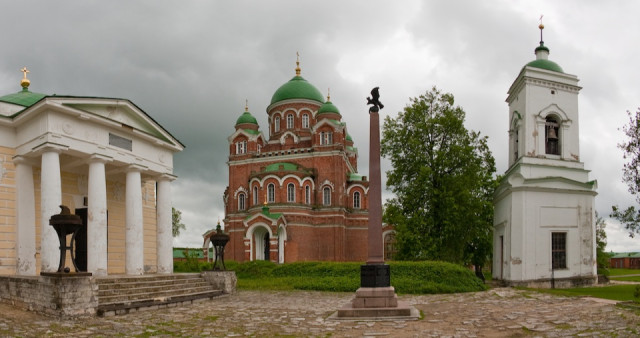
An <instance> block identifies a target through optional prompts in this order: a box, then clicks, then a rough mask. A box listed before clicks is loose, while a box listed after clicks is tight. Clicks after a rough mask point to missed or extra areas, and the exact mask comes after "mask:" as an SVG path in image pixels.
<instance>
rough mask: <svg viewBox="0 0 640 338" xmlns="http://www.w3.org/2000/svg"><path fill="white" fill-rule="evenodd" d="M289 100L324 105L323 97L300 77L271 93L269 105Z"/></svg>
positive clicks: (297, 76) (295, 77)
mask: <svg viewBox="0 0 640 338" xmlns="http://www.w3.org/2000/svg"><path fill="white" fill-rule="evenodd" d="M289 99H307V100H313V101H318V102H320V103H324V97H323V96H322V94H321V93H320V91H319V90H318V89H317V88H316V87H314V86H313V85H312V84H310V83H309V82H307V80H305V79H304V78H303V77H302V76H300V75H296V76H294V77H293V78H292V79H291V80H289V82H287V83H285V84H283V85H282V86H280V88H278V90H276V92H275V93H273V97H271V104H274V103H276V102H280V101H284V100H289Z"/></svg>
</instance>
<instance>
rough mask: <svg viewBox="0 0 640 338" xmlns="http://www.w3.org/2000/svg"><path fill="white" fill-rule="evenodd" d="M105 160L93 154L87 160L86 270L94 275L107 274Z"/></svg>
mask: <svg viewBox="0 0 640 338" xmlns="http://www.w3.org/2000/svg"><path fill="white" fill-rule="evenodd" d="M107 160H108V159H107V158H105V157H103V156H100V155H93V156H91V159H90V162H89V189H88V190H89V191H88V203H87V204H88V210H87V244H88V245H87V271H88V272H91V273H92V274H93V275H94V276H106V275H107V181H106V175H105V162H106V161H107Z"/></svg>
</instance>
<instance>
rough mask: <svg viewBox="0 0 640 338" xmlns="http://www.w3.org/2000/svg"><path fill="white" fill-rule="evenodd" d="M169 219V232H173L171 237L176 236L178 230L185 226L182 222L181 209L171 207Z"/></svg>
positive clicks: (178, 233) (183, 228) (178, 232)
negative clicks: (170, 223) (170, 222)
mask: <svg viewBox="0 0 640 338" xmlns="http://www.w3.org/2000/svg"><path fill="white" fill-rule="evenodd" d="M171 221H172V227H171V233H172V234H173V237H178V236H179V235H180V231H181V230H185V229H186V228H187V227H186V226H185V225H184V224H182V211H180V210H178V209H176V208H173V207H172V208H171Z"/></svg>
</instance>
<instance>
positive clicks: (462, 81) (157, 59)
mask: <svg viewBox="0 0 640 338" xmlns="http://www.w3.org/2000/svg"><path fill="white" fill-rule="evenodd" d="M638 6H639V5H638V4H637V3H635V2H632V1H625V2H620V3H616V5H615V6H612V5H611V4H609V3H604V2H600V1H576V0H573V1H563V2H553V1H541V2H536V3H532V4H529V3H520V2H512V1H499V2H478V1H463V2H459V1H457V2H448V1H429V2H424V1H402V2H391V1H349V2H345V1H323V2H315V3H309V2H302V1H268V2H266V1H248V0H245V1H215V2H204V1H181V2H174V1H145V2H122V3H120V2H105V1H83V2H73V3H70V2H62V3H60V2H50V1H34V2H4V3H1V4H0V28H1V29H2V31H3V34H2V36H1V37H0V43H1V44H2V46H3V48H2V53H0V55H1V58H0V60H1V61H0V93H2V94H1V95H4V94H8V93H13V92H17V91H18V90H19V85H18V84H19V80H20V76H21V74H20V73H19V72H18V69H19V68H21V67H23V66H27V67H29V69H30V70H31V71H32V73H31V74H30V79H31V81H32V86H31V89H32V90H33V91H35V92H41V93H47V94H54V93H56V94H69V95H81V96H106V97H122V98H127V99H130V100H132V101H133V102H135V103H136V104H137V105H138V106H139V107H141V108H142V109H143V110H145V111H146V112H147V113H149V114H150V115H151V116H153V118H154V119H155V120H156V121H158V122H159V123H160V124H162V125H163V126H164V127H165V128H166V129H168V130H169V131H170V132H171V133H172V134H173V135H174V136H175V137H176V138H178V139H179V140H180V141H182V142H183V143H184V144H185V145H186V146H187V148H186V149H185V151H184V152H182V153H181V154H178V155H177V156H176V161H175V173H176V174H177V175H178V176H179V177H180V178H179V179H178V180H177V181H176V182H175V183H174V184H173V192H174V198H173V200H174V205H175V206H176V207H177V208H178V209H180V210H181V211H182V212H183V221H184V223H185V224H186V225H187V231H186V232H185V233H184V234H183V235H181V236H180V237H179V238H177V239H176V240H175V243H176V245H191V246H197V245H200V244H201V234H202V233H203V232H204V231H206V230H207V229H210V228H212V227H214V226H215V223H216V221H217V218H218V217H222V216H223V207H222V193H223V191H224V188H225V186H226V184H227V177H228V169H227V166H226V161H227V159H228V144H227V137H228V136H229V135H230V134H231V133H232V132H233V130H234V129H233V125H234V124H235V121H236V119H237V117H238V116H239V115H240V113H241V112H242V111H243V109H244V104H245V99H247V100H248V101H249V109H250V111H251V112H252V113H253V114H254V116H256V118H257V119H258V122H259V123H260V126H261V129H262V130H263V131H264V128H265V127H266V113H265V108H266V107H267V106H268V104H269V102H270V100H271V95H272V94H273V92H274V91H275V90H276V89H277V88H278V87H279V86H280V85H282V84H283V83H285V82H286V81H288V80H289V79H290V78H291V77H292V76H293V75H294V67H295V53H296V51H299V52H300V54H301V61H302V75H303V76H304V77H305V78H306V79H307V80H309V81H310V82H311V83H312V84H314V85H315V86H316V87H317V88H318V89H319V90H320V91H321V92H323V93H325V94H326V92H327V88H329V87H330V88H331V98H332V101H333V102H334V103H335V104H336V105H337V106H338V108H339V109H340V110H341V112H342V115H343V120H344V121H345V122H347V128H348V131H349V133H350V134H351V135H352V136H353V138H354V140H355V142H356V146H357V147H358V148H359V150H360V160H359V168H360V172H362V173H364V174H367V173H368V168H367V167H368V154H367V152H368V144H367V142H368V128H367V126H366V125H364V124H363V121H366V119H367V110H366V109H367V108H366V106H365V105H364V97H365V96H367V94H368V93H369V90H370V89H371V88H372V87H374V86H380V87H381V95H382V97H381V99H382V100H383V102H384V103H385V105H386V107H385V109H384V110H383V111H382V116H383V117H384V116H395V114H397V112H398V111H400V110H402V109H403V107H404V106H405V105H406V104H407V103H408V102H409V98H410V97H416V96H418V95H420V94H421V93H424V92H425V91H426V90H428V89H430V88H431V87H432V86H434V85H435V86H437V87H438V88H440V89H441V90H443V91H446V92H451V93H453V94H454V95H455V97H456V101H457V103H458V104H459V105H461V106H462V107H463V108H464V109H465V111H466V112H467V123H466V124H467V127H468V128H470V129H473V130H478V131H481V132H482V133H483V134H484V135H488V136H489V140H490V141H489V143H490V146H491V150H492V152H493V154H494V156H495V157H496V161H497V166H498V171H499V172H504V171H505V170H506V169H507V168H506V166H507V128H508V127H507V112H508V111H507V105H506V103H505V102H504V100H505V98H506V92H507V90H508V88H509V86H510V85H511V83H512V81H513V80H514V79H515V77H516V75H517V74H518V72H519V71H520V69H521V67H522V66H523V65H524V64H526V63H527V62H529V61H531V60H533V58H534V55H533V49H534V48H535V47H536V46H537V44H538V41H539V31H538V29H537V25H538V22H537V19H538V17H539V15H540V14H543V13H544V14H545V17H544V23H545V25H546V29H545V32H544V33H545V42H546V44H547V45H548V46H549V47H550V48H551V55H550V58H551V59H552V60H554V61H556V62H558V63H559V64H560V65H561V66H562V67H563V68H564V69H565V71H566V72H568V73H571V74H576V75H578V77H579V78H580V79H581V82H580V85H581V86H583V87H584V89H583V90H582V92H581V94H580V109H581V110H580V112H581V119H580V129H581V130H580V131H581V142H582V143H581V157H582V160H583V161H584V162H585V166H586V167H587V168H588V169H591V170H592V178H593V179H597V180H598V182H599V195H598V197H597V199H596V203H597V208H598V211H599V213H600V214H601V215H608V213H609V211H610V206H611V205H612V204H621V205H627V204H629V203H631V202H632V198H631V197H630V195H629V194H628V193H627V192H626V187H625V186H624V184H622V183H621V182H620V178H621V171H620V170H621V167H622V158H621V153H620V152H619V150H617V148H616V144H617V143H618V142H620V140H621V139H622V134H621V132H619V131H618V130H617V128H619V127H621V126H622V125H623V124H624V122H625V121H626V115H625V112H626V111H627V110H635V109H636V108H637V107H638V106H640V100H639V99H638V96H637V93H638V92H640V88H638V87H639V85H638V83H637V79H636V77H637V74H639V73H640V64H639V63H638V62H637V55H638V46H637V43H636V41H638V35H639V34H640V33H639V32H640V27H639V26H640V24H639V23H638V21H637V18H636V17H635V14H636V13H638V12H639V11H638V9H639V8H638ZM389 169H390V166H389V163H388V162H387V161H383V170H389ZM390 196H391V195H390V194H389V193H388V192H386V193H385V194H384V196H383V197H390ZM612 228H613V227H612ZM621 234H622V232H620V231H612V232H611V235H612V236H614V238H613V241H614V242H619V243H624V245H620V246H613V245H610V247H614V248H616V250H620V249H623V248H624V249H628V250H634V249H635V248H637V244H635V242H633V241H628V240H626V239H625V238H621V236H622V235H621ZM609 242H610V243H612V239H611V238H610V240H609ZM634 246H635V248H634Z"/></svg>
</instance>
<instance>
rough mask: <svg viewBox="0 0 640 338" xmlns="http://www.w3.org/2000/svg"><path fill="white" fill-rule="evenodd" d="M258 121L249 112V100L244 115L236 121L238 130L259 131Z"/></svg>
mask: <svg viewBox="0 0 640 338" xmlns="http://www.w3.org/2000/svg"><path fill="white" fill-rule="evenodd" d="M258 128H259V125H258V120H256V118H255V117H254V116H253V115H251V113H250V112H249V101H248V100H247V101H246V103H245V106H244V113H242V115H240V117H238V120H237V121H236V130H238V129H249V130H258Z"/></svg>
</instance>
